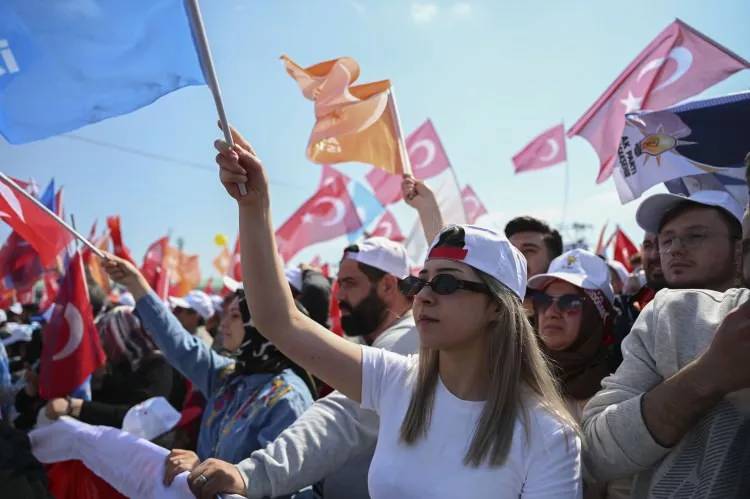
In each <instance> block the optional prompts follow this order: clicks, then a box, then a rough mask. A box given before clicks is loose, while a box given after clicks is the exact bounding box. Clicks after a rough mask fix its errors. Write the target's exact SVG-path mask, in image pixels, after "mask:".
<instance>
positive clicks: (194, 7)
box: [186, 0, 247, 196]
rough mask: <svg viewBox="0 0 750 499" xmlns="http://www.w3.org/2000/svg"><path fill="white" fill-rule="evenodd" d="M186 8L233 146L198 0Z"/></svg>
mask: <svg viewBox="0 0 750 499" xmlns="http://www.w3.org/2000/svg"><path fill="white" fill-rule="evenodd" d="M186 6H187V10H188V14H189V16H190V22H191V24H192V26H193V39H194V40H195V47H196V49H197V50H198V57H199V59H200V62H201V67H202V68H203V74H204V76H205V77H206V83H207V84H208V87H209V88H210V89H211V94H213V96H214V103H215V104H216V110H217V111H218V113H219V122H220V123H221V130H222V131H223V132H224V140H225V141H226V142H227V144H229V145H230V146H234V140H232V132H231V131H230V129H229V120H228V119H227V113H226V111H225V110H224V101H223V99H222V97H221V87H219V79H218V78H217V76H216V71H215V69H214V61H213V58H212V57H211V48H210V47H209V46H208V37H207V36H206V28H205V26H204V25H203V16H201V9H200V6H199V5H198V0H188V1H187V2H186ZM237 188H238V189H239V190H240V195H241V196H245V195H246V194H247V189H246V188H245V184H237Z"/></svg>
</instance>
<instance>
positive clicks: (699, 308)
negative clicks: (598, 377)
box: [582, 191, 750, 499]
mask: <svg viewBox="0 0 750 499" xmlns="http://www.w3.org/2000/svg"><path fill="white" fill-rule="evenodd" d="M724 194H725V193H720V192H713V191H706V192H703V193H696V194H694V195H693V196H691V197H690V198H687V199H686V198H681V199H679V200H678V202H677V203H675V200H674V197H675V196H672V195H663V194H661V195H657V196H660V198H657V201H656V202H654V201H651V202H649V200H650V199H652V198H653V197H652V198H649V199H647V200H646V202H649V204H648V205H647V206H648V207H649V209H650V210H651V212H649V213H645V212H642V210H643V209H644V206H643V205H641V208H639V211H638V215H637V217H638V221H639V223H640V225H641V226H642V227H643V228H644V229H646V230H648V231H658V238H659V248H660V252H661V257H662V264H663V265H664V271H665V275H666V277H667V281H668V282H669V283H670V285H672V282H678V283H680V284H682V285H684V286H696V285H702V286H703V287H704V288H705V289H682V290H677V289H667V290H663V291H661V292H659V293H658V294H657V295H656V297H655V298H654V300H653V301H652V302H651V303H650V304H649V305H648V306H647V307H646V308H645V309H644V310H643V312H642V313H641V315H640V316H639V318H638V320H637V321H636V323H635V325H634V326H633V329H632V331H631V333H630V334H629V335H628V337H627V338H625V340H624V341H623V344H622V351H623V362H622V364H621V365H620V367H619V368H618V369H617V371H616V372H615V373H614V374H613V375H611V376H609V377H607V378H605V379H604V380H602V390H601V391H600V392H599V393H597V394H596V395H595V396H594V397H593V398H592V399H591V400H590V401H589V403H588V404H587V405H586V408H585V409H584V414H583V423H582V427H583V432H584V441H585V445H584V462H585V463H586V465H587V469H588V470H589V471H590V472H592V474H593V475H594V476H595V477H596V478H597V479H599V480H609V479H613V478H618V477H624V476H628V475H632V474H635V475H636V479H635V482H634V486H633V490H632V497H680V498H683V497H685V498H695V499H697V498H713V497H715V498H722V499H723V498H745V497H750V300H749V298H750V291H749V290H748V289H744V288H740V289H737V288H730V287H731V286H732V284H733V281H734V278H735V276H736V267H731V268H732V271H731V272H730V270H729V266H728V265H726V264H727V263H728V262H727V261H726V260H729V261H730V262H732V263H736V262H737V261H738V254H739V249H738V248H739V236H738V235H737V227H738V225H739V224H740V221H739V219H740V218H741V216H740V208H739V204H738V203H737V202H736V201H734V200H732V199H729V198H728V197H727V196H725V195H724ZM667 196H669V197H667ZM646 202H644V205H645V204H646ZM685 202H688V203H692V204H689V205H683V206H680V204H679V203H685ZM670 215H671V216H670ZM673 222H679V223H673ZM657 225H658V226H657ZM742 227H743V228H744V229H745V231H744V233H743V242H742V247H743V249H744V248H747V247H750V214H748V213H747V212H746V214H745V220H743V222H742ZM711 252H713V253H715V254H711ZM722 259H724V260H723V261H722ZM711 266H713V267H714V268H713V271H712V270H711ZM743 274H744V275H745V276H747V277H750V253H746V254H745V255H744V261H743ZM670 281H671V282H670ZM708 286H711V287H712V288H713V289H708ZM728 288H730V289H728Z"/></svg>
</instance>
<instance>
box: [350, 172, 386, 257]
mask: <svg viewBox="0 0 750 499" xmlns="http://www.w3.org/2000/svg"><path fill="white" fill-rule="evenodd" d="M349 195H350V196H351V197H352V201H353V202H354V206H356V207H357V215H359V219H360V220H361V221H362V226H361V227H360V228H359V229H357V230H355V231H353V232H350V233H349V234H347V237H348V238H349V241H350V242H354V241H356V240H357V239H359V238H360V237H362V234H364V232H365V230H366V229H367V227H369V226H370V224H372V223H373V222H374V221H375V219H377V218H378V217H379V216H380V215H381V214H382V213H383V212H384V211H385V208H383V205H382V204H380V201H378V198H376V197H375V194H373V193H372V191H370V190H369V189H368V188H366V187H365V186H363V185H362V184H361V183H359V182H356V181H353V182H351V184H350V188H349Z"/></svg>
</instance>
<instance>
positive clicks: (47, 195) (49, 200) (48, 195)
mask: <svg viewBox="0 0 750 499" xmlns="http://www.w3.org/2000/svg"><path fill="white" fill-rule="evenodd" d="M39 201H41V202H42V204H43V205H44V206H46V207H47V208H48V209H49V211H51V212H52V213H57V206H55V205H56V204H57V203H55V179H54V178H53V179H52V180H50V181H49V184H47V188H46V189H44V193H43V194H42V197H40V198H39Z"/></svg>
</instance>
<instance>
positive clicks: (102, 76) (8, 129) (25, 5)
mask: <svg viewBox="0 0 750 499" xmlns="http://www.w3.org/2000/svg"><path fill="white" fill-rule="evenodd" d="M202 84H205V80H204V77H203V72H202V70H201V65H200V62H199V59H198V55H197V52H196V50H195V46H194V44H193V38H192V33H191V29H190V23H189V19H188V15H187V12H186V10H185V7H184V4H183V0H128V1H106V2H105V1H100V0H55V1H49V0H2V1H0V135H3V136H4V137H5V139H6V140H7V141H8V142H10V143H13V144H22V143H25V142H30V141H33V140H39V139H43V138H46V137H50V136H53V135H57V134H60V133H64V132H68V131H71V130H74V129H76V128H79V127H81V126H84V125H87V124H90V123H96V122H98V121H101V120H104V119H107V118H110V117H113V116H118V115H120V114H124V113H129V112H131V111H135V110H136V109H138V108H140V107H143V106H146V105H148V104H150V103H152V102H153V101H155V100H156V99H158V98H159V97H161V96H163V95H165V94H168V93H169V92H172V91H174V90H177V89H179V88H182V87H185V86H188V85H202Z"/></svg>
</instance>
